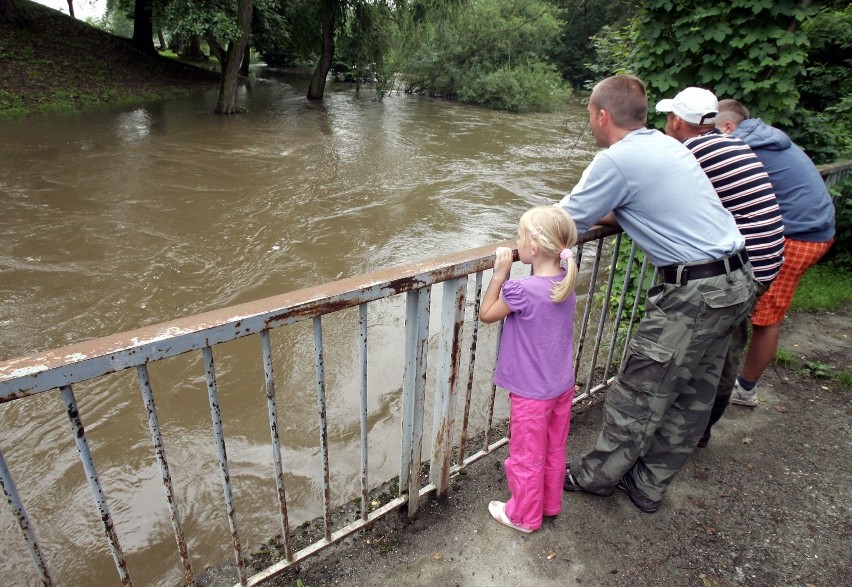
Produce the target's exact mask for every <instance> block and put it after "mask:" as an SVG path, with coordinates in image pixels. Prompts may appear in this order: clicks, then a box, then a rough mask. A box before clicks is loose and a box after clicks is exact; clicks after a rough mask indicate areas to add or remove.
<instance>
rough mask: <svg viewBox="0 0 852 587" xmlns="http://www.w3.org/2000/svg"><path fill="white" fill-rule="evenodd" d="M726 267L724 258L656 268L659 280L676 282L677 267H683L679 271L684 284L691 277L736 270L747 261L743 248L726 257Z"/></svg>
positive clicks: (710, 275) (712, 275)
mask: <svg viewBox="0 0 852 587" xmlns="http://www.w3.org/2000/svg"><path fill="white" fill-rule="evenodd" d="M727 261H728V268H727V269H726V268H725V259H720V260H718V261H709V262H708V263H699V264H697V265H666V266H665V267H660V268H659V269H657V271H658V274H659V276H660V280H661V281H662V282H663V283H675V284H676V283H678V280H677V270H678V267H683V269H682V271H681V273H680V284H679V285H685V284H686V282H688V281H690V280H692V279H703V278H705V277H716V276H717V275H725V273H727V272H728V270H730V271H736V270H737V269H740V268H742V266H743V265H745V264H746V263H748V253H746V251H745V249H743V250H742V251H740V252H738V253H734V254H733V255H731V256H730V257H728V258H727Z"/></svg>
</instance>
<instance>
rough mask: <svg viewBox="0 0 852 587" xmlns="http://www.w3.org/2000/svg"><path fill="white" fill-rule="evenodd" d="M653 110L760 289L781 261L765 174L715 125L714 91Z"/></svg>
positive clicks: (731, 374) (777, 220)
mask: <svg viewBox="0 0 852 587" xmlns="http://www.w3.org/2000/svg"><path fill="white" fill-rule="evenodd" d="M656 109H657V112H665V113H666V134H667V135H669V136H671V137H674V138H676V139H677V140H679V141H681V142H683V144H684V146H685V147H687V148H688V149H689V150H690V151H692V154H693V155H694V156H695V158H696V159H697V160H698V164H699V165H701V168H702V169H703V170H704V173H706V174H707V177H708V178H709V179H710V182H711V183H712V184H713V187H714V188H715V189H716V194H717V195H718V196H719V199H720V200H721V201H722V205H723V206H724V207H725V208H726V209H727V210H728V212H730V213H731V214H732V215H733V217H734V220H735V221H736V223H737V228H739V230H740V232H741V233H742V235H743V236H744V237H745V243H746V244H745V246H746V251H747V252H748V256H749V260H750V261H751V265H752V270H753V272H754V279H755V282H756V284H757V285H756V288H755V292H756V294H757V296H758V297H759V296H760V295H762V294H763V292H764V291H766V290H767V289H768V288H769V286H770V285H771V284H772V281H773V280H774V279H775V277H776V276H777V275H778V273H779V271H780V270H781V263H782V262H783V260H784V256H783V255H784V225H783V223H782V221H781V209H780V208H779V207H778V202H777V201H776V199H775V193H774V190H773V187H772V183H771V182H770V180H769V175H768V174H767V173H766V169H764V167H763V163H761V162H760V159H758V158H757V155H755V154H754V152H753V151H752V150H751V148H750V147H749V146H748V145H747V144H745V143H744V142H743V141H741V140H740V139H736V138H733V137H729V136H727V135H724V134H722V133H721V132H720V131H719V130H717V129H716V126H715V118H716V114H717V112H718V110H719V102H718V100H717V99H716V96H715V95H714V94H713V92H710V91H709V90H705V89H702V88H695V87H690V88H686V89H685V90H683V91H682V92H680V93H678V94H677V95H676V96H675V97H674V98H673V99H665V100H660V101H659V102H658V103H657V107H656ZM748 330H749V321H748V320H743V322H742V323H741V324H740V325H739V326H738V327H737V329H736V330H735V331H734V334H733V336H732V337H731V344H730V346H729V347H728V354H727V356H726V357H725V365H724V367H723V369H722V375H721V377H720V378H719V384H718V386H717V387H716V399H715V401H714V402H713V409H712V410H711V411H710V421H709V422H708V423H707V426H706V428H705V430H704V435H703V436H702V437H701V440H700V441H699V442H698V446H699V447H704V446H707V443H708V442H709V441H710V429H711V428H712V426H713V424H715V423H716V422H718V421H719V418H721V417H722V414H723V413H724V412H725V408H727V407H728V404H729V403H730V400H731V393H732V392H733V390H734V384H735V383H736V377H737V373H738V372H739V368H740V364H741V363H742V356H743V351H744V350H745V346H746V342H747V341H748Z"/></svg>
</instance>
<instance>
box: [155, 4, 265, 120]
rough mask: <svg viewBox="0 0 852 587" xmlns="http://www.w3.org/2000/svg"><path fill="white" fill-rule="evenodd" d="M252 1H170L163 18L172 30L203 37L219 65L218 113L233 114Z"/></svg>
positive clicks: (249, 27)
mask: <svg viewBox="0 0 852 587" xmlns="http://www.w3.org/2000/svg"><path fill="white" fill-rule="evenodd" d="M252 7H253V5H252V0H172V2H171V3H170V4H169V5H168V7H167V8H166V11H165V12H166V20H167V22H169V23H170V24H171V27H172V30H173V31H175V32H176V33H178V34H180V35H184V36H187V37H193V36H197V37H200V38H204V39H205V40H206V41H207V44H208V45H209V47H210V50H211V51H212V52H213V53H214V54H215V55H216V58H217V59H218V61H219V68H220V73H221V76H220V84H219V99H218V100H217V102H216V108H215V112H216V113H217V114H235V113H236V112H237V110H238V108H237V90H238V89H239V72H240V65H241V64H242V61H243V55H244V52H245V51H246V50H247V47H248V37H249V33H250V31H251V21H252Z"/></svg>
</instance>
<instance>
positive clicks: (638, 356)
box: [570, 265, 754, 501]
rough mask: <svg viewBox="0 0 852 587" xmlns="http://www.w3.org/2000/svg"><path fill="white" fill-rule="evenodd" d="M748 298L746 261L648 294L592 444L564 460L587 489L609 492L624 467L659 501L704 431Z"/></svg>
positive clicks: (748, 306) (747, 308)
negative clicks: (728, 270)
mask: <svg viewBox="0 0 852 587" xmlns="http://www.w3.org/2000/svg"><path fill="white" fill-rule="evenodd" d="M753 299H754V282H753V280H752V272H751V266H750V265H746V267H744V268H743V269H742V270H737V271H733V272H731V273H730V274H729V275H721V276H718V277H708V278H704V279H697V280H694V281H690V282H688V283H687V284H685V285H672V284H666V283H663V284H659V285H656V286H654V287H653V288H651V289H650V290H649V291H648V298H647V300H646V304H645V308H646V313H645V317H644V318H643V319H642V321H641V322H640V324H639V327H638V328H637V330H636V333H635V334H634V336H633V338H632V339H631V340H630V342H629V343H628V344H629V348H628V353H627V357H626V358H625V362H624V365H623V366H622V369H621V372H620V373H619V374H618V376H617V377H616V379H615V382H614V383H613V385H612V387H610V389H609V390H608V391H607V396H606V400H605V402H604V414H603V428H602V430H601V432H600V434H599V436H598V439H597V442H596V444H595V446H594V447H593V448H592V449H591V450H589V451H588V452H586V453H585V454H583V455H581V456H580V457H579V458H576V459H572V462H571V465H570V467H571V472H572V473H573V474H574V475H575V476H576V478H577V480H578V481H579V482H580V484H581V485H582V486H583V487H584V488H585V489H586V490H587V491H589V492H591V493H597V494H600V495H609V494H611V493H612V492H613V490H614V488H615V485H616V484H617V483H618V481H619V480H620V479H621V478H622V477H623V476H624V474H625V473H627V471H629V470H630V469H631V468H632V469H633V477H634V479H635V481H636V485H637V487H638V489H639V490H640V491H641V492H642V493H643V494H645V496H646V497H648V498H649V499H652V500H654V501H659V500H660V499H661V498H662V496H663V494H664V493H665V492H666V489H667V488H668V486H669V484H670V483H671V481H672V479H673V478H674V476H675V475H676V474H677V472H678V471H679V470H680V469H681V467H683V465H684V463H685V462H686V460H687V458H689V455H690V454H691V453H692V451H693V450H695V445H696V444H697V443H698V440H699V438H700V437H701V434H702V433H703V432H704V428H705V426H706V424H707V420H708V418H709V416H710V408H711V406H712V405H713V400H714V397H715V395H716V386H717V384H718V382H719V376H720V374H721V371H722V367H723V365H724V361H725V356H726V354H727V350H728V343H729V341H730V338H731V333H732V332H733V331H734V329H735V328H736V327H737V326H738V325H740V324H742V323H743V321H744V320H745V319H746V317H747V315H748V313H749V311H750V310H751V307H752V303H753Z"/></svg>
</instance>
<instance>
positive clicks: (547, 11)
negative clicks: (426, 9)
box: [404, 0, 570, 112]
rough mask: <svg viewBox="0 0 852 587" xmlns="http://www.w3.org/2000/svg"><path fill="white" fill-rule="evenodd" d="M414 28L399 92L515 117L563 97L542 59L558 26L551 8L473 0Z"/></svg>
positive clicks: (519, 0) (522, 0) (564, 90)
mask: <svg viewBox="0 0 852 587" xmlns="http://www.w3.org/2000/svg"><path fill="white" fill-rule="evenodd" d="M415 22H417V21H415ZM417 26H418V29H419V34H418V35H417V36H418V38H419V40H420V46H419V47H418V48H417V51H416V53H415V54H414V55H412V57H413V58H412V60H411V61H409V62H408V63H407V64H405V70H404V76H405V78H406V84H407V86H406V91H420V92H426V93H430V94H436V95H442V96H446V97H449V98H458V99H459V100H462V101H465V102H471V103H475V104H484V105H489V106H491V107H494V108H502V109H506V110H511V111H517V112H524V111H532V110H552V109H554V108H555V107H557V106H558V105H559V104H561V103H563V102H564V101H565V99H566V98H567V96H568V95H569V94H570V88H568V87H567V86H566V85H565V83H564V82H563V80H562V78H561V76H560V75H559V73H558V71H557V69H556V67H555V65H553V64H552V62H551V61H550V60H549V57H548V56H549V54H550V52H551V49H552V47H553V43H554V42H555V40H556V39H557V37H558V34H559V31H560V29H561V26H562V23H561V22H560V21H559V19H558V17H557V11H556V9H555V8H554V7H553V5H551V4H548V3H545V2H542V1H541V0H478V1H475V2H472V3H470V4H467V5H464V6H461V7H459V8H458V9H456V10H453V11H451V12H450V13H449V14H434V13H433V14H430V15H427V18H424V19H423V20H422V21H419V22H418V24H417Z"/></svg>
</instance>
